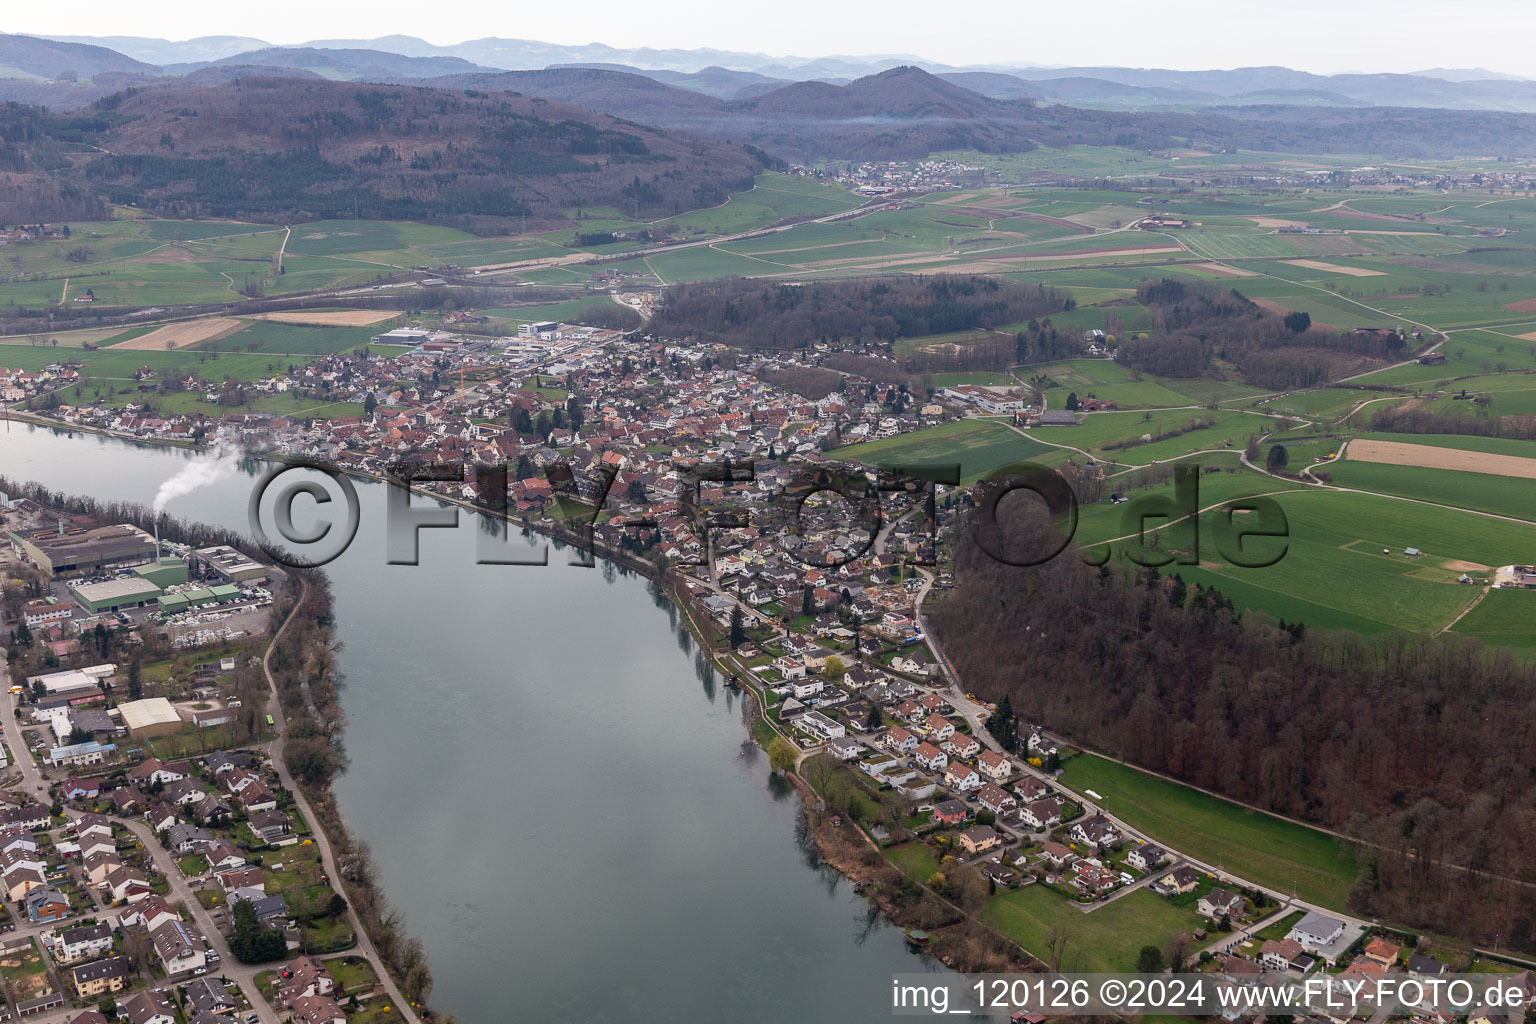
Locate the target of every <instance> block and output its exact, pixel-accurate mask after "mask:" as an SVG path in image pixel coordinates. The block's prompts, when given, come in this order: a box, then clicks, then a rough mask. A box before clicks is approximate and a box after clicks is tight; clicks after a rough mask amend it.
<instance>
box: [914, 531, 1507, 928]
mask: <svg viewBox="0 0 1536 1024" xmlns="http://www.w3.org/2000/svg"><path fill="white" fill-rule="evenodd" d="M983 507H985V506H984V504H979V505H978V506H976V507H975V508H973V509H971V510H970V511H969V512H967V513H966V518H965V520H964V522H963V523H962V525H961V527H960V537H959V538H958V543H957V545H956V587H955V589H954V590H953V592H951V593H950V594H949V595H948V596H946V598H945V599H944V600H943V601H942V602H940V603H939V604H937V605H936V606H934V607H933V609H932V611H930V612H929V613H928V617H929V621H930V623H931V627H932V629H933V631H934V633H935V635H936V636H937V637H938V639H940V640H941V641H942V642H943V644H944V648H945V650H946V651H947V652H949V655H950V658H951V659H952V660H953V662H954V665H955V669H956V671H957V672H958V674H959V677H960V678H961V679H962V680H964V687H965V688H966V689H969V690H974V691H975V692H976V693H977V694H979V695H982V696H983V697H985V698H987V699H989V700H996V699H998V698H1000V697H1002V696H1004V695H1007V696H1008V697H1009V699H1010V700H1011V702H1012V706H1013V708H1014V710H1015V712H1016V713H1017V715H1018V717H1019V720H1020V721H1021V722H1034V723H1039V724H1042V725H1044V726H1045V727H1047V728H1050V729H1053V730H1056V731H1059V732H1060V733H1061V734H1062V735H1064V736H1066V737H1067V738H1068V739H1070V740H1071V741H1072V742H1074V743H1080V744H1083V745H1085V746H1087V747H1089V748H1091V749H1094V750H1097V751H1100V752H1103V753H1106V754H1109V755H1111V756H1114V757H1119V758H1123V759H1125V760H1127V761H1129V762H1130V763H1132V764H1135V765H1138V766H1141V767H1144V768H1148V769H1151V770H1153V771H1158V772H1163V773H1166V774H1168V775H1171V776H1174V777H1176V778H1179V779H1182V780H1184V781H1186V782H1189V783H1191V784H1193V785H1196V786H1200V787H1203V788H1205V789H1209V790H1212V791H1214V792H1217V793H1221V794H1223V795H1225V796H1228V797H1230V798H1232V799H1235V800H1240V801H1244V802H1247V803H1251V804H1254V805H1256V806H1259V807H1262V808H1265V809H1268V810H1272V811H1275V812H1278V813H1280V814H1285V815H1288V816H1291V817H1295V818H1299V819H1302V820H1305V821H1309V822H1312V823H1315V824H1317V825H1320V826H1323V827H1326V828H1330V829H1334V830H1337V831H1340V832H1343V833H1346V834H1348V835H1350V836H1352V837H1354V838H1356V839H1358V840H1359V841H1360V842H1361V843H1362V844H1363V845H1362V847H1361V856H1360V861H1361V865H1360V874H1359V879H1358V882H1357V884H1356V886H1355V888H1354V891H1353V893H1352V894H1351V897H1350V905H1351V909H1353V910H1354V911H1355V912H1357V913H1359V914H1362V915H1367V916H1379V917H1381V918H1383V919H1385V920H1389V921H1394V922H1398V923H1401V924H1403V925H1407V926H1411V927H1417V928H1426V929H1433V930H1435V931H1438V932H1441V933H1444V934H1448V935H1455V936H1459V937H1462V938H1466V939H1471V940H1474V941H1480V942H1489V941H1492V940H1493V939H1494V938H1495V936H1499V937H1501V938H1500V941H1502V942H1503V943H1504V944H1505V945H1508V946H1510V947H1514V948H1519V949H1523V950H1526V951H1527V952H1536V929H1533V921H1536V885H1533V884H1532V883H1533V882H1536V667H1533V666H1522V665H1520V664H1517V663H1516V662H1515V661H1514V659H1513V658H1512V657H1511V656H1510V654H1509V652H1508V651H1507V650H1499V649H1492V648H1485V647H1484V646H1483V645H1482V644H1481V642H1480V641H1476V640H1469V639H1465V638H1461V637H1455V636H1453V635H1441V636H1434V637H1428V636H1421V635H1418V634H1409V633H1398V634H1392V635H1388V636H1384V637H1375V638H1370V639H1365V638H1362V637H1360V636H1358V635H1356V634H1354V633H1351V632H1330V631H1323V630H1316V629H1308V628H1306V627H1305V626H1304V625H1302V624H1291V625H1289V626H1287V625H1286V624H1284V623H1279V622H1276V621H1275V620H1274V619H1272V618H1270V617H1268V616H1265V615H1262V614H1256V613H1247V614H1239V613H1237V612H1235V611H1234V609H1233V605H1232V603H1231V602H1230V601H1229V600H1227V599H1226V598H1225V597H1224V596H1223V595H1222V594H1221V593H1220V592H1219V591H1216V590H1212V589H1203V588H1201V587H1200V586H1199V585H1198V584H1196V585H1193V586H1187V585H1186V583H1185V581H1183V580H1182V579H1180V578H1178V576H1177V575H1172V574H1170V575H1163V574H1160V573H1159V572H1158V571H1157V570H1155V569H1146V570H1143V569H1137V568H1136V567H1128V568H1127V567H1119V566H1117V564H1116V563H1110V564H1107V565H1105V566H1103V567H1101V568H1097V569H1096V568H1092V567H1089V566H1088V565H1086V564H1085V563H1084V562H1083V561H1082V560H1081V559H1080V558H1079V557H1077V555H1076V552H1075V551H1073V550H1072V549H1071V548H1070V547H1069V548H1068V549H1067V551H1066V552H1064V553H1063V554H1062V555H1060V556H1058V557H1056V558H1054V559H1052V560H1050V561H1048V562H1046V563H1045V564H1043V565H1040V566H1037V567H1034V568H1019V567H1015V566H1009V565H1005V564H1002V563H1001V562H999V561H996V560H994V559H993V558H992V557H991V556H990V555H988V554H987V553H986V552H985V551H984V550H983V549H982V548H981V547H980V546H979V542H978V538H980V542H981V543H989V544H991V545H992V546H993V547H994V550H995V544H994V543H993V542H989V541H988V540H987V538H988V537H989V536H991V537H993V538H995V537H996V536H1003V537H1006V538H1008V540H1009V543H1010V544H1014V543H1031V544H1033V543H1039V542H1040V541H1041V540H1042V539H1043V538H1045V537H1047V536H1050V535H1051V534H1050V533H1048V532H1047V531H1050V530H1051V527H1050V526H1049V524H1048V522H1047V520H1046V517H1045V514H1044V512H1043V509H1042V508H1041V506H1040V505H1039V504H1038V503H1033V504H1032V503H1030V502H1026V501H1023V500H1016V501H1010V502H1001V503H997V504H995V505H994V506H993V507H994V508H996V509H997V510H999V511H998V515H997V520H996V522H997V524H998V527H999V528H1000V529H1001V530H1002V533H1001V534H997V533H996V530H995V529H992V528H987V529H983V528H984V527H986V524H987V520H986V519H985V518H983V516H984V514H983V512H982V511H981V509H982V508H983ZM1270 881H1271V882H1279V883H1281V884H1283V882H1281V880H1274V879H1271V880H1270Z"/></svg>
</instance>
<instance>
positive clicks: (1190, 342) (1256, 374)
mask: <svg viewBox="0 0 1536 1024" xmlns="http://www.w3.org/2000/svg"><path fill="white" fill-rule="evenodd" d="M1136 298H1137V301H1138V302H1140V303H1141V304H1142V305H1144V306H1146V307H1147V308H1148V309H1150V310H1151V311H1152V314H1153V317H1154V318H1155V321H1156V325H1157V329H1156V330H1155V331H1153V332H1143V333H1142V334H1138V335H1137V336H1135V337H1132V338H1127V339H1124V340H1123V341H1122V342H1121V343H1120V346H1119V348H1118V349H1117V350H1116V352H1115V359H1116V360H1117V361H1119V362H1120V363H1122V364H1124V365H1126V366H1129V367H1131V368H1132V369H1135V370H1140V371H1142V372H1145V373H1151V374H1156V375H1157V376H1160V377H1199V376H1202V375H1204V374H1205V373H1207V372H1208V371H1209V370H1210V369H1211V367H1212V365H1213V363H1214V362H1217V361H1220V362H1224V363H1231V364H1234V365H1235V366H1236V368H1237V370H1238V372H1239V373H1241V374H1242V376H1243V379H1244V380H1246V381H1247V382H1248V383H1250V384H1253V385H1256V386H1258V387H1266V388H1300V387H1312V386H1315V385H1318V384H1322V383H1325V382H1326V381H1329V380H1335V379H1337V378H1339V377H1341V376H1345V375H1347V374H1349V373H1359V372H1362V371H1364V370H1368V369H1371V368H1373V367H1376V366H1379V365H1384V364H1385V363H1386V362H1387V361H1388V360H1391V359H1397V358H1401V357H1402V355H1403V353H1404V352H1405V350H1406V348H1407V342H1406V341H1404V339H1403V338H1402V336H1401V335H1399V334H1397V333H1395V332H1390V331H1381V332H1376V331H1350V332H1348V333H1344V334H1340V333H1337V332H1334V331H1323V330H1316V329H1313V327H1312V325H1311V317H1309V316H1306V315H1305V314H1304V313H1303V314H1292V315H1290V316H1286V317H1279V316H1276V315H1274V314H1273V313H1270V312H1267V311H1266V310H1264V309H1263V308H1262V307H1260V306H1258V305H1257V304H1256V303H1254V302H1252V301H1250V300H1248V299H1247V298H1245V297H1244V296H1243V295H1242V293H1240V292H1238V291H1236V290H1235V289H1227V288H1223V287H1221V286H1220V285H1216V284H1206V283H1198V282H1187V281H1177V280H1173V279H1169V278H1164V279H1163V280H1161V281H1143V282H1142V283H1141V285H1140V287H1139V288H1138V289H1137V294H1136Z"/></svg>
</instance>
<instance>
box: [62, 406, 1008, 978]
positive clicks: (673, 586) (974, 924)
mask: <svg viewBox="0 0 1536 1024" xmlns="http://www.w3.org/2000/svg"><path fill="white" fill-rule="evenodd" d="M35 422H37V423H38V424H39V425H41V426H45V427H48V428H49V429H50V430H54V431H59V432H60V433H63V432H67V431H68V430H69V429H70V428H69V427H68V426H67V425H63V424H59V423H57V422H55V421H48V420H37V421H35ZM92 432H95V433H105V434H106V435H107V436H113V437H115V438H117V439H120V440H129V441H133V442H135V443H136V444H141V445H147V446H153V445H156V444H159V443H160V442H158V441H157V440H154V439H144V438H136V437H131V436H128V435H125V434H121V433H117V432H112V431H105V432H103V431H92ZM166 447H175V448H185V447H187V446H185V445H174V446H173V445H166ZM194 447H195V446H194ZM203 447H206V446H203ZM348 475H350V476H353V477H354V478H358V479H363V480H369V481H374V482H382V481H384V479H385V478H383V477H382V476H381V475H378V474H371V473H364V472H357V471H349V473H348ZM415 490H417V493H419V494H421V495H422V496H423V497H426V498H430V499H433V500H437V501H442V502H447V503H450V504H453V505H455V506H459V507H462V508H464V509H466V510H468V511H472V512H476V513H481V514H488V515H496V512H495V511H494V510H491V509H487V508H484V507H480V506H479V505H477V504H475V503H474V502H473V501H471V500H468V499H466V498H462V497H453V496H447V495H441V494H436V493H433V492H431V491H426V490H423V489H421V488H415ZM502 518H504V519H505V521H506V522H508V523H509V524H516V525H519V526H521V527H522V528H524V529H525V530H528V531H531V532H533V533H537V534H540V535H542V536H547V537H550V538H551V539H552V540H553V541H554V542H555V543H556V544H557V545H558V544H569V545H572V546H574V547H578V548H580V549H582V551H583V553H584V554H585V552H587V551H589V550H590V551H592V552H593V553H594V554H595V555H601V556H602V557H603V558H605V559H607V560H609V561H610V562H612V563H614V564H616V565H619V566H622V567H624V568H625V569H627V570H630V571H633V572H636V573H637V574H639V575H640V576H642V577H643V578H645V579H647V580H649V581H651V582H652V584H653V585H654V586H656V587H657V589H658V590H659V591H660V592H661V594H662V596H665V597H666V598H667V600H668V601H669V602H670V603H671V604H672V606H673V607H674V608H675V609H677V610H678V612H679V613H680V617H681V619H682V624H683V625H684V627H685V629H686V631H687V633H688V634H689V635H690V636H691V637H692V638H693V639H694V640H695V641H697V642H698V644H699V647H700V649H701V650H702V651H704V652H705V653H706V654H707V656H708V657H709V660H710V663H711V664H712V665H713V666H715V668H716V670H717V671H721V672H722V673H723V675H724V677H725V678H727V679H732V680H734V681H736V682H738V683H739V684H740V685H741V687H742V689H743V692H745V693H748V694H750V700H751V705H752V710H751V713H750V714H749V715H748V716H747V719H746V723H745V728H746V729H747V731H748V733H749V735H750V736H751V738H752V739H753V740H754V741H755V742H757V743H758V744H759V745H760V746H764V747H766V746H767V744H768V742H770V741H771V740H772V738H773V737H775V736H782V735H784V732H783V731H782V730H781V729H779V728H778V726H777V725H776V723H774V722H773V721H772V720H771V718H770V717H769V716H768V715H767V714H766V708H767V707H768V702H767V701H766V700H765V699H764V696H763V693H762V691H761V689H760V687H759V686H758V685H757V680H756V678H755V677H754V676H753V675H751V674H750V673H749V672H747V671H745V669H744V668H742V667H741V666H739V665H737V666H734V667H733V666H732V665H731V662H730V652H729V651H721V650H720V649H719V646H718V645H719V642H720V639H719V636H720V632H721V631H720V630H719V629H718V628H716V627H715V624H714V622H713V621H712V620H711V619H710V617H709V616H708V615H707V614H706V613H705V612H704V610H703V609H702V607H701V606H700V604H699V600H700V599H701V598H702V597H703V596H705V592H704V591H702V590H701V591H697V592H690V591H689V588H688V586H687V579H688V577H686V576H684V575H682V574H680V573H677V572H675V571H674V572H669V571H667V570H666V569H665V568H664V567H663V566H661V565H658V564H657V563H656V562H655V561H652V560H650V559H646V558H643V557H639V556H637V555H636V554H635V553H634V552H631V551H628V550H620V549H614V548H610V547H609V546H607V545H605V544H603V543H602V540H601V538H599V537H593V538H591V547H590V548H589V546H588V538H587V537H586V536H585V535H584V531H581V530H574V529H571V528H570V527H569V526H568V525H565V523H562V522H557V521H553V520H548V519H526V520H525V519H521V518H513V517H502ZM563 560H564V559H561V561H563ZM791 779H792V780H794V781H796V782H798V783H799V784H800V785H801V788H800V795H801V801H800V803H801V807H800V809H799V810H798V811H797V813H799V814H801V815H802V816H803V817H804V819H805V824H806V829H807V831H806V835H807V837H808V838H809V839H811V840H812V841H814V842H815V843H816V846H817V849H818V851H819V855H820V857H821V858H822V860H823V861H824V862H825V863H826V864H827V865H828V866H829V867H832V868H833V869H834V870H836V871H838V872H839V873H840V874H842V875H843V876H845V877H847V878H849V879H850V880H852V881H854V882H857V883H860V888H861V889H862V890H865V891H866V895H867V896H868V897H869V899H870V902H871V904H872V906H873V907H874V908H875V909H876V910H877V911H878V912H879V914H880V916H881V917H883V918H885V919H886V920H889V921H891V922H893V923H895V924H897V925H899V926H901V927H904V928H918V929H922V930H925V931H929V932H930V933H931V934H932V935H933V936H934V938H933V940H932V941H931V943H930V946H931V948H932V951H933V953H934V954H935V955H936V956H937V957H938V958H939V959H941V960H942V961H943V962H945V963H946V964H949V965H951V966H953V967H956V968H957V969H961V970H970V971H981V970H994V969H1009V970H1027V969H1029V961H1028V960H1027V959H1026V957H1027V954H1026V953H1024V952H1023V951H1021V950H1018V949H1017V947H1014V948H1012V949H1011V950H1010V949H1009V948H1008V945H1007V943H1006V941H1005V940H1003V941H999V940H998V938H997V937H996V936H995V935H992V934H989V929H987V928H986V926H985V925H984V924H982V923H980V922H978V921H975V920H973V919H970V918H967V916H966V915H965V914H964V913H963V912H962V911H960V910H959V909H958V908H956V907H955V906H954V905H953V904H949V903H947V902H946V901H945V900H944V899H943V897H942V896H940V895H937V894H935V893H933V892H932V891H931V890H928V889H927V888H926V886H924V884H923V882H922V880H913V879H908V878H906V877H905V876H902V875H901V874H900V872H899V871H898V870H897V869H896V868H895V867H894V865H893V864H891V863H890V861H889V860H887V859H886V858H885V856H884V855H883V853H881V852H880V851H879V849H878V848H877V847H876V846H875V844H874V843H873V842H872V841H871V840H869V839H868V837H866V836H863V835H862V833H860V832H859V831H858V830H857V829H856V828H851V827H844V828H842V829H835V828H830V827H829V826H828V825H827V823H826V821H825V820H823V818H822V816H821V815H819V814H818V813H817V808H818V806H819V804H820V799H819V798H818V797H815V796H814V794H808V790H807V788H806V786H805V780H803V779H800V778H798V776H793V775H792V776H791ZM328 792H329V791H328V790H327V793H328ZM315 803H316V811H317V814H319V815H322V816H323V817H324V819H325V820H324V821H323V822H321V823H320V824H322V825H323V827H324V828H325V829H326V831H327V833H328V834H330V835H331V836H333V837H334V838H335V839H336V840H337V842H338V848H339V847H340V845H341V842H342V839H341V837H342V836H343V835H344V834H346V832H345V830H346V825H345V823H344V821H343V820H342V817H341V815H340V813H339V811H338V810H337V809H336V806H335V802H334V800H333V799H330V798H327V799H324V800H316V801H315ZM852 840H857V841H858V842H857V843H855V842H852ZM858 843H862V844H863V846H862V848H861V847H860V846H859V845H858ZM866 857H871V858H873V861H872V863H866Z"/></svg>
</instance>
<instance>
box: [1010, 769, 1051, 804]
mask: <svg viewBox="0 0 1536 1024" xmlns="http://www.w3.org/2000/svg"><path fill="white" fill-rule="evenodd" d="M1013 794H1014V796H1016V797H1018V798H1019V803H1021V804H1027V803H1032V802H1034V801H1036V800H1039V799H1040V798H1041V797H1043V796H1050V794H1051V787H1050V786H1047V785H1046V784H1045V783H1043V782H1041V781H1040V780H1039V779H1037V778H1035V777H1034V776H1033V775H1021V776H1019V781H1018V782H1015V783H1014V784H1013Z"/></svg>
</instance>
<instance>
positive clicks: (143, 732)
mask: <svg viewBox="0 0 1536 1024" xmlns="http://www.w3.org/2000/svg"><path fill="white" fill-rule="evenodd" d="M117 710H118V712H119V713H120V714H121V715H122V716H123V725H125V726H127V728H128V734H129V735H130V736H132V737H133V738H134V739H140V740H141V739H147V738H149V737H152V736H170V735H172V734H174V733H178V732H180V731H181V716H180V715H178V714H177V713H176V708H175V706H174V705H172V704H171V702H170V701H168V700H166V699H165V698H164V697H145V698H144V699H143V700H130V701H127V702H125V703H122V704H119V705H118V706H117Z"/></svg>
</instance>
